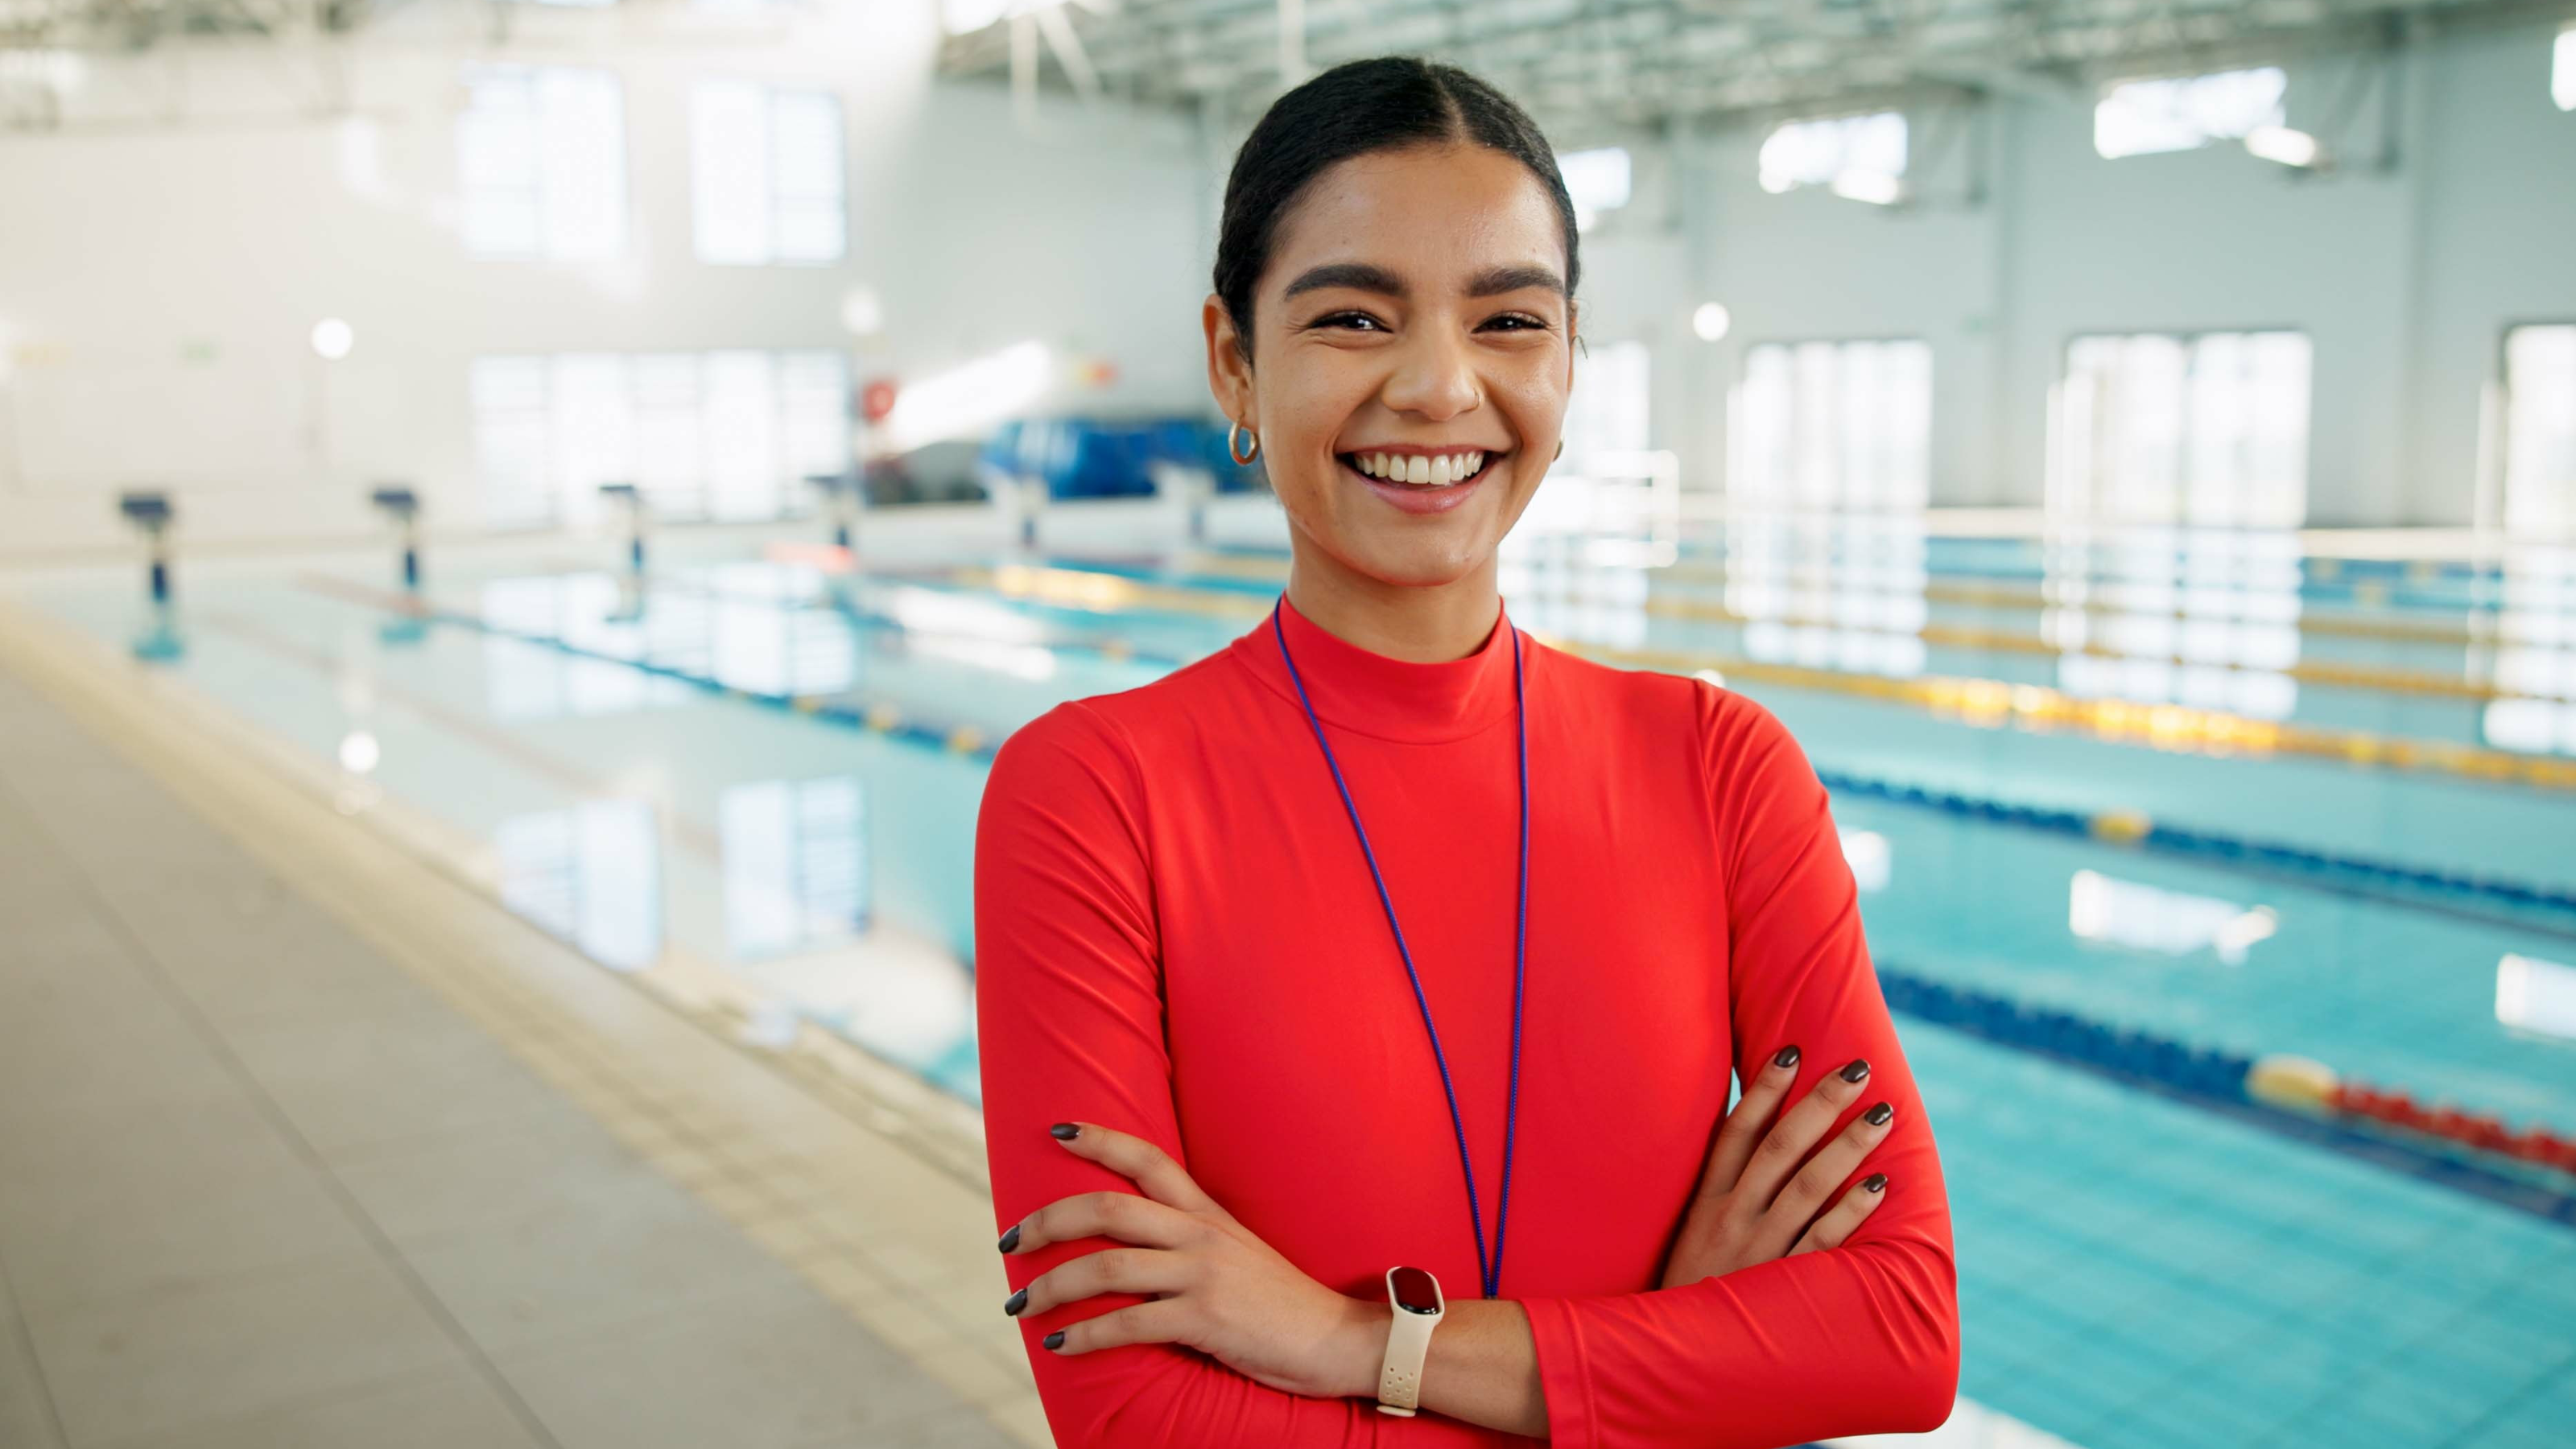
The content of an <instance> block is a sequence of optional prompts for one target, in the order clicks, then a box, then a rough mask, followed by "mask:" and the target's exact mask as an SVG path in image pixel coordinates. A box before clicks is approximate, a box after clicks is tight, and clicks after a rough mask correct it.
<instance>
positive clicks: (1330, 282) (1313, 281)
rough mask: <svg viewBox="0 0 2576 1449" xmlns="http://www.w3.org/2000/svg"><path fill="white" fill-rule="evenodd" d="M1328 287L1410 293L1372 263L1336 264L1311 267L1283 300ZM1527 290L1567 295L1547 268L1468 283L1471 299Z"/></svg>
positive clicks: (1505, 270)
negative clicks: (1532, 289) (1534, 288)
mask: <svg viewBox="0 0 2576 1449" xmlns="http://www.w3.org/2000/svg"><path fill="white" fill-rule="evenodd" d="M1325 287H1349V288H1352V289H1353V290H1355V291H1361V292H1376V293H1378V294H1380V295H1381V296H1387V297H1402V296H1405V295H1407V293H1408V291H1409V289H1408V288H1407V287H1406V286H1405V285H1404V278H1402V277H1399V276H1397V275H1396V274H1395V273H1393V272H1390V271H1388V270H1387V269H1386V268H1384V267H1381V266H1375V265H1372V264H1370V263H1368V262H1332V263H1328V264H1326V265H1324V266H1320V267H1309V268H1308V269H1307V270H1306V271H1305V272H1304V273H1303V274H1301V275H1300V276H1299V277H1298V278H1297V280H1295V281H1293V282H1290V283H1289V284H1288V290H1287V291H1286V292H1284V293H1282V294H1281V296H1282V297H1283V298H1286V297H1294V296H1296V295H1297V294H1298V293H1300V292H1313V291H1317V290H1320V289H1322V288H1325ZM1523 287H1537V288H1539V289H1541V290H1542V291H1549V292H1554V293H1556V294H1557V295H1559V296H1563V295H1564V294H1565V279H1564V278H1562V277H1559V276H1558V275H1557V274H1556V273H1554V272H1552V271H1549V270H1548V269H1547V268H1545V267H1533V266H1521V267H1488V268H1486V269H1485V270H1484V271H1481V272H1478V273H1477V274H1476V275H1475V277H1474V279H1473V280H1471V281H1469V282H1468V283H1467V295H1468V296H1470V297H1492V296H1498V295H1500V294H1502V293H1504V292H1517V291H1519V290H1521V289H1522V288H1523Z"/></svg>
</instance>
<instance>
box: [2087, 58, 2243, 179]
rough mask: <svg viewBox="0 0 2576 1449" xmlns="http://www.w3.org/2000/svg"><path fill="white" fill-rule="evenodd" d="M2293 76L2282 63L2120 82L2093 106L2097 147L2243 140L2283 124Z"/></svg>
mask: <svg viewBox="0 0 2576 1449" xmlns="http://www.w3.org/2000/svg"><path fill="white" fill-rule="evenodd" d="M2289 84H2290V83H2289V77H2288V76H2287V75H2285V74H2284V73H2283V72H2282V71H2281V69H2280V67H2278V66H2263V67H2261V68H2259V69H2256V70H2228V71H2219V72H2217V73H2216V74H2213V75H2193V76H2174V77H2170V78H2167V79H2162V80H2136V81H2128V82H2125V83H2123V84H2120V85H2115V86H2113V87H2111V89H2110V90H2109V91H2108V92H2107V93H2105V94H2104V95H2103V97H2102V99H2101V102H2100V103H2099V104H2097V105H2096V106H2095V107H2094V108H2093V149H2094V150H2096V151H2098V152H2100V153H2101V154H2102V155H2103V156H2105V157H2108V158H2110V159H2113V160H2117V159H2118V158H2120V157H2123V156H2146V155H2152V154H2155V153H2157V152H2162V151H2192V150H2197V149H2199V148H2200V147H2202V146H2206V145H2208V144H2209V143H2210V142H2212V141H2241V140H2243V139H2244V138H2245V136H2246V134H2247V133H2248V132H2251V131H2256V130H2259V129H2261V128H2263V127H2265V126H2277V125H2280V124H2281V122H2282V119H2283V113H2282V109H2281V98H2282V96H2283V95H2284V94H2285V93H2287V91H2288V90H2289Z"/></svg>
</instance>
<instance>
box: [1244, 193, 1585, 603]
mask: <svg viewBox="0 0 2576 1449" xmlns="http://www.w3.org/2000/svg"><path fill="white" fill-rule="evenodd" d="M1565 271H1566V255H1565V240H1564V236H1563V233H1562V230H1561V226H1560V223H1559V221H1558V219H1557V212H1556V208H1555V205H1554V203H1553V202H1552V201H1551V200H1550V198H1549V196H1548V194H1547V192H1546V191H1545V190H1544V189H1542V188H1541V186H1540V185H1539V182H1538V180H1537V178H1535V177H1533V176H1531V175H1530V173H1529V170H1528V168H1527V167H1525V166H1523V165H1522V164H1521V163H1520V162H1518V161H1516V160H1514V159H1512V158H1511V157H1509V156H1506V155H1503V154H1502V153H1500V152H1497V151H1490V150H1486V149H1484V148H1483V147H1479V146H1437V147H1429V146H1426V147H1415V148H1411V149H1407V150H1402V151H1384V152H1376V153H1372V154H1370V155H1365V156H1356V157H1353V158H1351V159H1350V160H1348V161H1344V162H1341V163H1339V164H1337V165H1335V166H1334V167H1332V168H1331V169H1329V170H1327V171H1325V172H1324V173H1323V174H1322V175H1320V176H1319V177H1317V178H1316V180H1315V183H1314V184H1313V185H1312V186H1311V187H1309V188H1308V190H1307V192H1306V194H1305V195H1304V196H1303V197H1302V198H1300V199H1299V201H1298V202H1297V203H1296V204H1295V206H1294V207H1292V208H1291V210H1290V211H1289V213H1288V214H1287V215H1286V216H1285V217H1284V218H1282V220H1281V224H1280V226H1279V228H1278V230H1277V233H1276V234H1275V236H1274V238H1273V240H1272V246H1271V254H1270V261H1269V269H1268V270H1267V271H1266V272H1265V273H1264V274H1263V275H1262V278H1261V282H1260V285H1259V287H1258V289H1257V290H1256V293H1255V297H1254V301H1253V333H1254V335H1253V339H1252V347H1251V349H1250V351H1251V354H1252V359H1251V362H1250V364H1249V365H1248V366H1247V365H1246V364H1245V362H1244V360H1243V356H1242V354H1241V352H1239V351H1238V350H1237V346H1236V338H1235V330H1234V326H1233V323H1232V321H1231V319H1230V318H1228V317H1227V315H1226V311H1225V307H1224V305H1223V303H1222V302H1220V301H1219V300H1218V299H1216V298H1214V297H1210V298H1209V299H1208V303H1207V306H1206V309H1205V313H1206V315H1205V326H1206V330H1207V337H1208V373H1209V382H1210V385H1211V386H1212V387H1213V388H1214V389H1215V392H1216V396H1217V400H1218V402H1219V403H1221V404H1223V405H1224V406H1225V409H1226V411H1227V413H1228V415H1229V416H1232V417H1234V418H1236V419H1239V420H1241V421H1243V422H1244V423H1246V424H1247V425H1249V426H1251V427H1252V428H1253V429H1254V430H1255V431H1257V432H1259V434H1260V435H1261V455H1262V459H1263V461H1264V463H1265V465H1266V466H1267V468H1268V470H1269V475H1270V484H1271V488H1272V490H1273V491H1274V492H1276V493H1277V494H1278V495H1279V501H1280V504H1281V506H1282V507H1284V508H1285V509H1286V510H1287V513H1288V516H1289V519H1290V520H1291V522H1292V523H1293V524H1294V525H1295V529H1296V532H1297V533H1299V534H1301V535H1302V536H1303V537H1304V538H1305V539H1306V540H1308V541H1310V542H1311V543H1312V544H1314V545H1315V546H1317V547H1319V548H1321V549H1322V550H1323V551H1324V552H1325V553H1327V554H1329V555H1330V556H1331V557H1332V558H1333V559H1334V560H1336V561H1338V562H1339V563H1340V564H1342V565H1343V566H1344V567H1346V568H1349V569H1351V570H1352V571H1354V572H1356V573H1359V574H1364V575H1367V576H1369V577H1371V578H1374V579H1378V580H1381V581H1383V582H1386V583H1391V584H1417V585H1429V584H1446V583H1450V582H1452V581H1454V580H1457V579H1459V578H1461V577H1463V576H1465V575H1467V574H1468V573H1470V572H1472V571H1473V570H1474V569H1476V568H1477V567H1479V566H1480V565H1482V564H1485V563H1486V562H1488V561H1489V560H1491V559H1492V558H1493V555H1494V549H1495V545H1497V544H1499V543H1500V542H1501V541H1502V537H1503V535H1504V533H1506V532H1508V531H1509V530H1510V528H1511V526H1512V523H1513V521H1514V520H1516V519H1518V518H1519V517H1520V515H1521V510H1522V509H1523V508H1525V507H1527V506H1528V505H1529V500H1530V495H1531V494H1533V493H1535V492H1536V491H1537V490H1538V485H1539V480H1540V479H1541V478H1542V477H1544V476H1545V475H1546V473H1547V468H1548V464H1549V462H1550V461H1551V460H1552V458H1553V455H1554V454H1555V452H1556V446H1557V434H1558V430H1559V429H1560V428H1561V427H1562V426H1563V424H1564V420H1565V399H1566V393H1567V391H1568V389H1569V388H1570V387H1571V386H1572V385H1573V381H1574V354H1573V350H1572V342H1573V321H1574V319H1573V307H1572V304H1571V302H1570V301H1569V299H1568V298H1567V296H1566V293H1565V281H1564V279H1565ZM1479 455H1481V464H1479ZM1470 468H1474V469H1475V471H1473V472H1472V473H1470V472H1468V471H1467V470H1468V469H1470ZM1372 474H1379V475H1381V476H1372ZM1399 474H1400V476H1402V477H1404V478H1407V479H1422V480H1424V481H1420V482H1413V481H1396V478H1397V476H1399ZM1460 476H1463V477H1465V479H1466V481H1465V482H1463V483H1460V482H1454V481H1452V482H1450V483H1449V484H1448V486H1445V487H1443V486H1436V485H1437V484H1438V483H1439V481H1440V480H1441V479H1443V478H1444V477H1447V478H1453V479H1454V478H1456V477H1460Z"/></svg>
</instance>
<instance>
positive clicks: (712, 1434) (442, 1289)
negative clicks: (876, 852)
mask: <svg viewBox="0 0 2576 1449" xmlns="http://www.w3.org/2000/svg"><path fill="white" fill-rule="evenodd" d="M8 634H9V631H8V630H7V625H6V621H5V620H0V636H8ZM49 651H50V652H49ZM112 675H113V669H112V666H110V665H108V664H106V663H105V662H103V661H99V660H94V659H86V658H83V657H79V656H76V655H73V654H66V653H63V652H61V651H60V650H59V649H58V648H52V647H51V646H47V645H44V644H42V643H41V642H38V641H34V640H32V639H31V638H30V637H29V636H27V635H25V634H23V633H21V634H17V635H15V636H13V637H0V919H5V920H7V921H8V922H9V923H10V925H9V943H8V945H7V947H6V948H5V949H0V1443H5V1444H7V1445H9V1446H12V1449H19V1446H26V1449H93V1446H95V1449H175V1446H179V1445H188V1446H191V1449H221V1446H234V1445H239V1446H252V1445H257V1446H262V1449H268V1446H283V1445H298V1444H311V1445H330V1446H335V1449H356V1446H377V1445H387V1446H391V1445H424V1446H427V1445H438V1446H450V1445H461V1444H472V1445H476V1446H494V1449H501V1446H522V1445H525V1446H549V1445H559V1446H568V1449H569V1446H588V1445H599V1446H611V1445H614V1446H619V1449H642V1446H653V1445H673V1446H680V1445H689V1446H700V1445H707V1444H718V1443H721V1444H725V1445H727V1446H738V1449H763V1446H775V1449H834V1446H857V1445H861V1444H865V1445H870V1446H877V1449H900V1446H922V1449H928V1446H955V1449H970V1446H972V1449H984V1446H992V1449H1003V1446H1009V1445H1013V1444H1030V1445H1044V1444H1048V1443H1051V1442H1052V1440H1051V1439H1050V1437H1049V1436H1048V1434H1047V1431H1046V1425H1045V1422H1044V1418H1043V1415H1042V1413H1041V1411H1040V1408H1039V1405H1038V1401H1037V1399H1036V1396H1035V1393H1034V1391H1033V1390H1032V1388H1031V1386H1030V1383H1029V1379H1028V1370H1027V1364H1026V1361H1025V1357H1024V1351H1023V1349H1022V1347H1021V1344H1020V1341H1019V1330H1018V1327H1017V1325H1016V1324H1013V1323H1012V1322H1011V1321H1009V1320H1008V1319H1005V1318H1004V1317H1003V1316H1002V1315H1001V1314H1000V1313H998V1312H996V1311H994V1310H995V1309H996V1308H997V1307H998V1305H999V1302H1000V1300H1001V1298H1002V1296H1003V1294H1004V1293H1005V1291H1006V1285H1005V1283H1004V1279H1003V1273H1002V1268H1001V1264H1000V1262H999V1260H998V1258H997V1256H996V1255H994V1253H993V1250H992V1248H991V1246H990V1237H989V1230H988V1224H989V1221H990V1213H989V1210H988V1208H987V1206H986V1199H985V1197H984V1194H983V1192H982V1189H981V1186H980V1184H978V1183H976V1182H973V1181H971V1180H967V1179H965V1178H964V1177H962V1176H961V1174H960V1170H959V1166H958V1164H959V1162H960V1161H961V1156H960V1154H959V1152H958V1151H957V1147H958V1144H956V1143H953V1142H951V1143H946V1144H940V1145H938V1146H935V1147H934V1146H932V1145H930V1144H926V1143H923V1142H920V1141H917V1140H915V1139H917V1138H919V1137H920V1135H921V1132H922V1130H923V1129H921V1128H920V1127H919V1126H918V1125H917V1124H915V1123H913V1122H910V1121H908V1120H907V1119H905V1118H904V1117H903V1116H902V1115H901V1114H900V1113H897V1112H892V1111H887V1110H882V1109H879V1110H871V1109H870V1108H869V1107H868V1106H867V1104H866V1103H865V1101H864V1098H862V1097H860V1096H858V1095H856V1094H854V1093H851V1092H848V1091H840V1092H834V1091H830V1090H826V1089H823V1088H818V1087H817V1086H815V1085H814V1084H813V1083H812V1082H810V1081H807V1080H803V1079H800V1077H799V1075H798V1074H797V1072H796V1071H795V1070H793V1069H792V1068H793V1063H792V1062H791V1061H790V1060H788V1059H786V1058H783V1057H781V1056H779V1055H777V1054H774V1053H764V1052H762V1051H758V1050H752V1049H746V1048H745V1047H743V1046H741V1045H738V1044H737V1043H736V1042H734V1041H730V1040H728V1039H726V1037H725V1036H724V1035H722V1034H720V1033H719V1032H717V1031H714V1030H711V1029H710V1028H709V1025H708V1023H707V1022H706V1021H703V1020H694V1019H691V1018H690V1016H689V1015H688V1014H686V1013H684V1012H682V1011H679V1010H675V1009H674V1008H673V1007H672V1006H671V1005H669V1004H668V1003H667V1002H665V1001H663V1000H660V999H658V998H657V997H656V996H654V995H652V994H649V993H647V992H644V991H641V990H639V989H637V987H636V985H635V984H633V983H631V982H629V981H625V980H621V979H618V978H617V977H615V976H613V975H611V974H609V973H605V972H602V971H601V970H599V968H598V967H597V966H596V965H595V964H593V963H591V962H589V961H587V960H584V959H583V958H581V957H580V956H579V955H577V954H576V953H574V952H573V951H571V950H570V949H569V948H567V947H565V946H563V945H561V944H560V943H558V942H556V941H554V940H553V939H551V938H549V937H547V936H545V935H544V934H542V933H541V932H539V931H537V930H536V929H534V928H533V927H531V926H529V925H527V924H526V923H524V922H523V921H521V920H519V919H518V918H516V917H514V916H512V915H510V914H508V913H506V912H505V911H503V910H501V909H500V908H499V907H498V906H497V905H495V904H493V903H492V902H491V901H490V900H489V899H488V898H487V897H485V896H483V895H480V894H478V893H476V892H475V891H473V890H471V889H469V888H468V886H467V885H466V884H464V883H462V882H459V881H457V880H455V879H453V878H452V877H450V876H449V875H447V874H445V873H443V872H441V871H440V870H438V869H436V868H434V867H433V866H432V865H431V864H430V863H429V862H428V861H427V860H425V859H424V858H422V857H421V856H419V855H417V854H414V853H412V852H409V851H406V850H404V849H403V848H401V846H400V845H399V844H398V843H397V842H396V841H395V840H394V839H393V838H390V837H388V836H387V835H386V834H385V833H384V832H379V831H363V830H354V829H351V828H350V827H349V825H348V823H347V822H346V821H344V820H342V819H340V818H339V815H338V811H337V810H335V808H334V807H333V805H332V803H331V802H330V801H329V799H328V798H327V797H317V796H315V795H313V794H312V793H311V792H309V791H307V790H304V789H300V788H298V787H297V786H296V785H295V784H294V783H293V782H291V781H289V780H287V779H285V778H283V777H281V776H279V775H277V774H275V773H273V772H271V771H268V770H266V769H264V768H262V767H261V766H260V765H259V764H257V763H256V762H254V760H252V759H251V758H249V757H245V756H244V755H243V754H241V753H240V752H239V751H238V750H237V749H234V748H233V747H232V746H231V745H230V744H229V743H228V742H226V741H223V740H220V739H218V738H214V737H211V736H209V735H208V734H207V733H205V732H203V731H199V730H195V729H192V728H190V722H189V721H187V720H186V719H184V718H183V717H181V716H178V715H174V714H172V713H170V712H167V711H161V710H156V709H155V707H154V703H153V701H152V700H151V698H150V697H149V695H148V693H146V692H139V691H137V690H135V689H134V688H132V686H131V683H130V681H119V680H116V679H115V678H113V677H112Z"/></svg>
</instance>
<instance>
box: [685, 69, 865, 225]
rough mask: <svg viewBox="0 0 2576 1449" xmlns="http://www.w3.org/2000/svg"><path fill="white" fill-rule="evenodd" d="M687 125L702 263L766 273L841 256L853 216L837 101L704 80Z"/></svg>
mask: <svg viewBox="0 0 2576 1449" xmlns="http://www.w3.org/2000/svg"><path fill="white" fill-rule="evenodd" d="M689 123H690V124H689V140H690V148H689V149H690V178H691V183H692V190H693V193H694V196H695V201H696V213H697V245H698V260H700V261H702V262H710V263H713V264H716V265H719V266H761V265H765V264H769V263H781V262H783V263H817V262H836V261H839V260H840V259H841V257H842V255H843V254H844V253H845V252H846V250H847V248H848V243H849V218H848V204H847V200H846V182H845V175H844V171H843V168H842V163H841V102H840V98H839V97H837V96H835V95H833V94H832V93H831V92H829V91H808V90H780V89H774V88H772V87H769V86H763V85H755V84H753V83H751V82H748V81H701V82H699V84H698V87H697V91H696V94H695V95H694V96H693V98H692V103H691V106H690V112H689Z"/></svg>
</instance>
